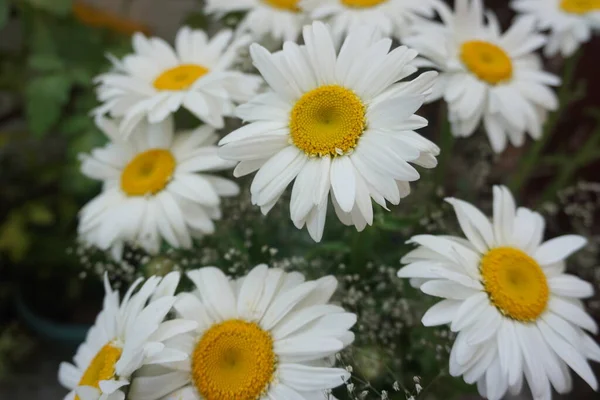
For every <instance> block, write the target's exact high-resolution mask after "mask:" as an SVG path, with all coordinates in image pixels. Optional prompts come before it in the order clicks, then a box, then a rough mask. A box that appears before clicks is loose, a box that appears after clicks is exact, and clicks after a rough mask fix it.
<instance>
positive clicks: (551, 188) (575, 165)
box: [540, 127, 600, 203]
mask: <svg viewBox="0 0 600 400" xmlns="http://www.w3.org/2000/svg"><path fill="white" fill-rule="evenodd" d="M599 153H600V127H597V128H596V130H594V131H593V132H592V134H591V135H590V137H589V138H588V140H587V141H586V142H585V144H584V145H583V146H581V150H580V151H579V152H578V153H577V154H576V155H575V158H574V159H572V160H569V161H567V162H565V163H564V164H562V165H561V168H560V171H559V173H558V175H557V176H556V178H555V179H554V180H553V181H552V183H550V184H549V185H548V187H547V188H546V190H544V193H543V195H542V197H541V198H540V202H541V203H543V202H546V201H549V200H551V199H552V198H553V197H555V196H556V193H557V192H558V191H559V190H560V189H562V188H564V187H565V186H567V184H568V183H569V181H570V180H571V179H572V178H573V176H574V175H575V174H576V173H577V171H578V170H579V169H580V168H582V167H584V166H585V165H587V164H589V163H591V162H593V161H595V160H597V159H598V158H600V154H599Z"/></svg>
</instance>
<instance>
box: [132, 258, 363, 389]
mask: <svg viewBox="0 0 600 400" xmlns="http://www.w3.org/2000/svg"><path fill="white" fill-rule="evenodd" d="M188 276H189V278H190V279H191V280H192V281H193V282H194V284H195V285H196V289H197V290H196V291H194V292H193V293H182V294H180V295H179V296H178V297H177V301H176V303H175V305H174V308H175V310H176V311H177V313H178V314H180V315H181V316H182V317H183V318H186V319H187V318H189V319H191V320H192V321H196V322H198V328H197V329H196V331H195V332H193V333H187V334H183V335H179V336H177V337H174V338H173V339H172V340H171V341H170V344H171V345H172V346H173V347H174V348H177V349H179V350H180V351H183V352H185V353H186V354H188V356H189V357H188V359H187V360H185V361H183V362H176V363H169V364H168V365H164V366H165V367H167V368H164V371H163V372H164V373H162V374H161V373H159V372H158V370H154V371H153V373H152V375H149V376H139V377H136V379H135V380H134V381H133V383H132V385H131V391H130V392H129V395H130V398H131V399H132V400H155V399H159V398H160V399H163V400H167V399H168V400H176V399H177V400H201V399H212V400H214V399H220V400H235V399H271V400H289V399H306V400H322V399H327V398H328V396H327V395H326V391H327V390H329V389H331V388H334V387H337V386H340V385H342V384H343V383H344V382H346V380H348V378H349V377H350V374H349V373H348V372H347V371H346V370H344V369H340V368H333V367H332V366H331V358H332V356H333V355H335V353H337V352H339V351H340V350H342V349H343V348H344V347H346V346H347V345H349V344H350V343H352V341H353V340H354V334H353V333H352V332H350V331H349V329H350V328H351V327H352V326H353V325H354V324H355V322H356V315H354V314H352V313H348V312H344V309H343V308H341V307H339V306H335V305H332V304H328V303H329V299H330V298H331V296H332V294H333V292H334V291H335V289H336V286H337V280H336V279H335V278H334V277H332V276H327V277H324V278H321V279H319V280H316V281H307V282H305V281H304V276H303V275H302V274H300V273H297V272H292V273H286V272H284V271H283V270H281V269H269V268H267V266H266V265H259V266H257V267H255V268H254V269H252V271H250V273H249V274H248V275H247V276H245V277H243V278H241V279H237V280H232V281H230V280H229V279H228V278H227V277H226V276H225V275H224V274H223V272H221V270H219V269H217V268H214V267H207V268H201V269H198V270H195V271H191V272H188Z"/></svg>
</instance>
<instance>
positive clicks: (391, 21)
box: [300, 0, 438, 38]
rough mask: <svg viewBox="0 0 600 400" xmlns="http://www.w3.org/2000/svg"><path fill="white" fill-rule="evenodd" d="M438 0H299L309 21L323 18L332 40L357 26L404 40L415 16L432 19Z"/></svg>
mask: <svg viewBox="0 0 600 400" xmlns="http://www.w3.org/2000/svg"><path fill="white" fill-rule="evenodd" d="M437 3H438V0H302V1H301V2H300V6H301V7H302V8H303V9H304V10H306V11H307V12H309V13H310V16H311V17H312V18H313V19H325V20H327V21H328V22H329V23H330V24H331V28H332V31H333V33H334V35H335V37H336V38H341V37H344V36H345V35H346V34H347V33H348V32H349V31H351V30H352V29H355V28H357V27H359V26H361V25H372V26H376V27H377V28H378V29H380V30H381V33H382V34H383V36H396V37H398V38H402V37H404V36H405V35H406V34H407V33H408V31H409V28H410V26H411V25H412V23H413V22H414V20H415V16H416V15H420V16H424V17H430V18H431V17H433V16H434V15H435V12H434V10H435V7H436V4H437Z"/></svg>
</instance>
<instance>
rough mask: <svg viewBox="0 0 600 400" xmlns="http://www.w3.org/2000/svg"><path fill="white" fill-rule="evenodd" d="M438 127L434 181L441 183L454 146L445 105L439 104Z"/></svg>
mask: <svg viewBox="0 0 600 400" xmlns="http://www.w3.org/2000/svg"><path fill="white" fill-rule="evenodd" d="M439 114H440V116H439V119H440V125H439V126H440V129H439V133H438V143H439V146H440V156H439V160H438V165H437V168H436V171H435V183H436V184H437V185H441V184H442V183H443V182H444V177H445V175H446V169H447V168H448V163H449V160H450V158H451V156H452V148H453V147H454V142H455V138H454V136H453V135H452V128H451V126H450V121H449V120H448V113H447V111H446V107H445V106H444V105H443V104H441V105H440V113H439Z"/></svg>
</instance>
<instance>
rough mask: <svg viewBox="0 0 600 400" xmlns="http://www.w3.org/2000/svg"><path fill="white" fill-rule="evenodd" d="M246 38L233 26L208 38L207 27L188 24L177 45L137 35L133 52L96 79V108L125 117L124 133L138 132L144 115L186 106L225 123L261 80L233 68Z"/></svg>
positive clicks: (159, 116)
mask: <svg viewBox="0 0 600 400" xmlns="http://www.w3.org/2000/svg"><path fill="white" fill-rule="evenodd" d="M247 44H248V39H247V38H244V37H240V38H237V39H234V38H233V34H232V32H231V31H229V30H223V31H220V32H218V33H217V34H216V35H215V36H214V37H213V38H212V39H208V37H207V35H206V33H205V32H204V31H201V30H192V29H189V28H187V27H183V28H181V29H180V30H179V32H178V33H177V37H176V39H175V47H171V46H170V45H169V44H167V43H166V42H165V41H163V40H162V39H160V38H146V37H144V36H140V35H136V36H134V37H133V49H134V52H133V54H129V55H127V56H126V57H125V58H123V60H122V61H119V62H118V65H117V67H116V68H114V69H113V70H112V71H110V72H108V73H104V74H102V75H100V76H98V77H97V78H96V79H95V82H96V83H97V84H98V88H97V94H98V99H99V100H100V102H101V103H102V104H101V105H100V106H99V107H98V108H96V109H95V110H94V112H93V114H94V115H95V116H96V118H101V116H102V115H104V114H108V115H110V116H112V117H115V118H122V121H121V122H120V124H119V125H118V135H119V136H120V137H121V138H122V139H129V138H130V137H131V135H133V134H135V132H137V131H138V130H139V128H140V123H142V122H143V121H146V122H148V123H151V124H155V123H161V122H163V121H164V120H165V119H166V118H168V117H169V116H170V115H172V114H173V113H175V112H176V111H177V110H179V109H180V108H182V107H183V108H186V109H187V110H188V111H190V112H191V113H192V114H194V115H195V116H196V117H197V118H199V119H200V120H202V121H203V122H204V123H206V124H208V125H211V126H213V127H215V128H217V129H220V128H222V127H223V126H224V120H223V117H224V116H225V115H226V114H228V113H229V111H228V110H231V109H233V108H234V107H235V105H236V104H238V103H239V102H243V101H246V100H248V99H249V98H250V97H252V96H253V95H254V94H255V93H256V91H257V90H258V86H259V85H260V82H261V81H260V79H259V78H258V77H256V76H253V75H248V74H244V73H241V72H238V71H233V70H232V69H231V68H232V65H233V64H234V62H235V60H236V58H237V53H238V52H239V51H240V49H241V48H243V47H245V46H246V45H247ZM112 139H113V140H115V138H112Z"/></svg>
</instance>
